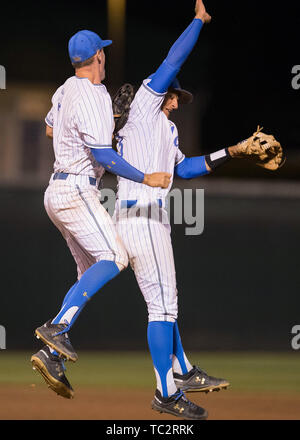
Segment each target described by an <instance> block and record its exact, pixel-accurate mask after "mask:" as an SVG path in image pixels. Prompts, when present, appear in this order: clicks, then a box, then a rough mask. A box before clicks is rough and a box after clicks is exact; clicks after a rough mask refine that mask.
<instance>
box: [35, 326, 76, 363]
mask: <svg viewBox="0 0 300 440" xmlns="http://www.w3.org/2000/svg"><path fill="white" fill-rule="evenodd" d="M67 327H68V326H67V324H51V321H48V322H46V324H44V325H42V326H41V327H38V328H37V329H36V330H35V334H36V337H37V338H38V339H41V340H42V341H43V342H44V343H45V344H47V345H49V347H51V348H53V349H54V350H55V351H57V353H59V355H60V356H62V357H63V358H65V359H66V360H68V361H73V362H76V361H77V359H78V356H77V353H76V352H75V350H74V348H73V347H72V344H71V342H70V339H69V337H68V334H67V333H66V332H65V333H61V334H59V333H60V332H63V331H65V330H66V328H67Z"/></svg>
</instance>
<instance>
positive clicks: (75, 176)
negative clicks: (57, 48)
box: [31, 30, 170, 398]
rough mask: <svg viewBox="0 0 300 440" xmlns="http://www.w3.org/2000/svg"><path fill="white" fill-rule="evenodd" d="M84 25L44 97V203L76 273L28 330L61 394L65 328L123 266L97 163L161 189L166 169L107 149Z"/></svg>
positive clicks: (98, 43)
mask: <svg viewBox="0 0 300 440" xmlns="http://www.w3.org/2000/svg"><path fill="white" fill-rule="evenodd" d="M111 43H112V42H111V41H110V40H102V39H101V38H100V37H99V36H98V35H97V34H95V33H94V32H91V31H87V30H84V31H79V32H77V33H76V34H75V35H74V36H73V37H72V38H71V39H70V41H69V46H68V49H69V56H70V59H71V62H72V64H73V67H74V68H75V75H74V76H72V77H71V78H69V79H67V80H66V82H65V83H64V84H63V85H62V86H61V87H59V88H58V90H57V91H56V92H55V93H54V95H53V97H52V108H51V110H50V111H49V113H48V115H47V117H46V119H45V121H46V134H47V136H49V137H51V138H53V147H54V153H55V163H54V173H53V174H52V176H51V179H50V182H49V186H48V188H47V190H46V192H45V198H44V203H45V208H46V211H47V214H48V215H49V217H50V219H51V220H52V222H53V223H54V224H55V226H56V227H57V228H58V229H59V231H60V232H61V233H62V235H63V237H64V238H65V240H66V242H67V245H68V247H69V249H70V251H71V253H72V255H73V257H74V259H75V262H76V264H77V271H78V280H77V282H76V283H75V284H74V285H73V286H72V287H71V289H70V290H69V292H68V293H67V295H66V296H65V298H64V301H63V304H62V307H61V309H60V311H59V313H58V314H57V316H56V317H55V318H54V319H50V320H49V321H48V322H46V323H45V324H44V325H43V326H41V327H39V328H38V329H36V331H35V333H36V335H37V337H38V338H40V339H41V340H42V341H43V342H44V343H45V344H46V346H45V347H43V349H42V350H40V351H39V352H38V353H36V354H35V355H33V356H32V358H31V361H32V364H33V367H34V368H35V369H36V370H37V371H38V372H40V373H41V374H42V376H43V377H44V378H45V380H46V382H47V383H48V385H49V386H50V387H51V388H52V389H53V390H54V391H56V392H57V393H58V394H61V395H63V396H64V397H67V398H71V397H73V389H72V387H71V385H70V383H69V382H68V380H67V378H66V377H65V374H64V369H65V368H64V364H63V360H62V359H61V358H60V357H59V356H62V357H63V358H64V359H67V360H72V361H76V359H77V354H76V352H75V351H74V349H73V347H72V345H71V343H70V340H69V337H68V333H67V332H68V331H69V330H70V328H71V327H72V325H73V324H74V322H75V320H76V319H77V317H78V316H79V314H80V312H81V310H82V309H83V307H84V306H85V304H86V303H87V301H89V300H90V299H91V298H92V296H93V295H94V294H95V293H96V292H97V291H99V290H100V289H101V288H102V287H103V286H104V285H105V284H106V283H107V282H108V281H110V280H111V279H113V278H114V277H116V276H117V275H118V274H119V273H120V272H121V271H122V270H124V269H125V268H126V267H127V264H128V257H127V252H126V250H125V249H124V246H123V245H122V243H121V241H120V240H119V238H118V235H117V232H116V229H115V226H114V224H113V221H112V219H111V217H110V216H109V214H108V213H107V212H106V210H105V209H104V208H103V207H102V205H101V204H100V192H99V190H98V186H99V182H100V181H101V178H102V176H103V173H104V172H105V169H107V170H109V171H110V172H113V173H114V174H117V175H119V176H122V177H123V178H125V179H132V180H133V181H135V182H139V183H141V184H145V185H149V186H152V187H157V186H158V187H162V188H167V187H168V185H169V182H170V174H169V173H165V172H158V173H155V172H154V173H150V174H148V173H143V172H141V171H139V170H138V169H137V168H134V167H133V166H131V165H130V164H129V163H128V162H126V161H125V160H124V158H122V157H120V155H118V154H117V153H116V152H115V151H114V150H113V148H112V135H113V130H114V118H113V112H112V102H111V98H110V95H109V94H108V92H107V90H106V87H105V86H104V85H103V83H102V82H103V80H104V79H105V53H104V47H106V46H108V45H109V44H111Z"/></svg>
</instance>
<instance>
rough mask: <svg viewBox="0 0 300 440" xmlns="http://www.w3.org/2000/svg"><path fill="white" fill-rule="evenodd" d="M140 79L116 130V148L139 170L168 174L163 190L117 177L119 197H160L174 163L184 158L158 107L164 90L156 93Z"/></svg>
mask: <svg viewBox="0 0 300 440" xmlns="http://www.w3.org/2000/svg"><path fill="white" fill-rule="evenodd" d="M149 81H150V79H149V78H148V79H146V80H144V81H143V84H142V85H141V87H140V88H139V90H138V91H137V93H136V95H135V97H134V100H133V101H132V103H131V107H130V113H129V118H128V121H127V123H126V125H125V127H123V128H122V130H120V132H119V141H118V151H119V154H120V155H121V156H122V157H123V158H124V159H125V160H127V162H129V163H130V164H131V165H132V166H134V167H136V168H138V169H139V170H140V171H142V172H143V173H147V174H150V173H154V172H158V171H165V172H168V173H170V174H172V178H171V182H170V185H169V187H168V188H167V189H162V188H152V187H149V186H146V185H141V184H140V183H136V182H133V181H129V180H127V179H124V178H122V177H119V178H118V180H119V185H118V198H119V199H120V200H136V199H138V200H145V201H149V200H157V199H162V200H164V199H165V197H166V196H167V194H168V192H169V190H170V188H171V186H172V183H173V173H174V166H175V165H177V164H178V163H180V162H182V161H183V160H184V158H185V156H184V154H183V153H182V152H181V151H180V149H179V146H178V132H177V128H176V125H175V124H174V123H173V122H172V121H170V120H169V119H168V118H167V116H166V115H165V114H164V113H163V111H162V110H161V105H162V103H163V100H164V97H165V93H156V92H154V91H153V90H152V89H151V88H150V87H148V85H147V83H148V82H149Z"/></svg>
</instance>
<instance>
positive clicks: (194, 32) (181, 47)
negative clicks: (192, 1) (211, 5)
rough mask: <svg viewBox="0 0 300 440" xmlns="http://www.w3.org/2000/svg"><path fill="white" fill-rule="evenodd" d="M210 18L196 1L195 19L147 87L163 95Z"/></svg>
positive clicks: (202, 6) (198, 0) (199, 1)
mask: <svg viewBox="0 0 300 440" xmlns="http://www.w3.org/2000/svg"><path fill="white" fill-rule="evenodd" d="M210 21H211V16H210V15H209V14H208V13H207V12H206V9H205V6H204V4H203V1H202V0H197V1H196V6H195V18H194V19H193V21H192V23H190V25H189V26H188V27H187V28H186V30H185V31H184V32H183V33H182V34H181V35H180V37H179V38H178V39H177V40H176V41H175V43H174V44H173V46H172V47H171V49H170V51H169V53H168V55H167V58H166V59H165V60H164V61H163V63H162V64H161V65H160V67H159V68H158V69H157V71H156V72H155V73H154V75H152V78H151V81H150V82H149V83H148V86H149V87H150V88H151V89H152V90H154V91H155V92H157V93H164V92H166V91H167V90H168V87H169V86H170V84H171V83H172V81H173V80H174V79H175V77H176V76H177V74H178V72H179V70H180V68H181V66H182V65H183V63H184V62H185V60H186V59H187V57H188V56H189V54H190V53H191V51H192V49H193V48H194V46H195V44H196V42H197V40H198V37H199V34H200V31H201V29H202V27H203V24H204V23H209V22H210Z"/></svg>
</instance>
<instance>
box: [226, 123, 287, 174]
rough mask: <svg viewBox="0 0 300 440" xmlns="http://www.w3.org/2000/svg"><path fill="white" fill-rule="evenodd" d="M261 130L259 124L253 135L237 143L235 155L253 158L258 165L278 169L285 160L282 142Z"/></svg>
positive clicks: (268, 168)
mask: <svg viewBox="0 0 300 440" xmlns="http://www.w3.org/2000/svg"><path fill="white" fill-rule="evenodd" d="M261 130H262V128H260V127H259V126H258V127H257V131H256V132H255V133H253V135H252V136H251V137H249V138H248V139H245V140H244V141H242V142H240V143H239V144H237V146H236V154H235V157H237V158H239V157H240V158H249V159H252V160H254V161H255V163H256V165H258V166H260V167H262V168H265V169H267V170H271V171H275V170H278V168H280V167H282V165H283V164H284V162H285V158H284V155H283V150H282V147H281V145H280V142H278V141H277V140H276V139H275V137H274V136H273V135H271V134H265V133H263V132H262V131H261Z"/></svg>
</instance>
